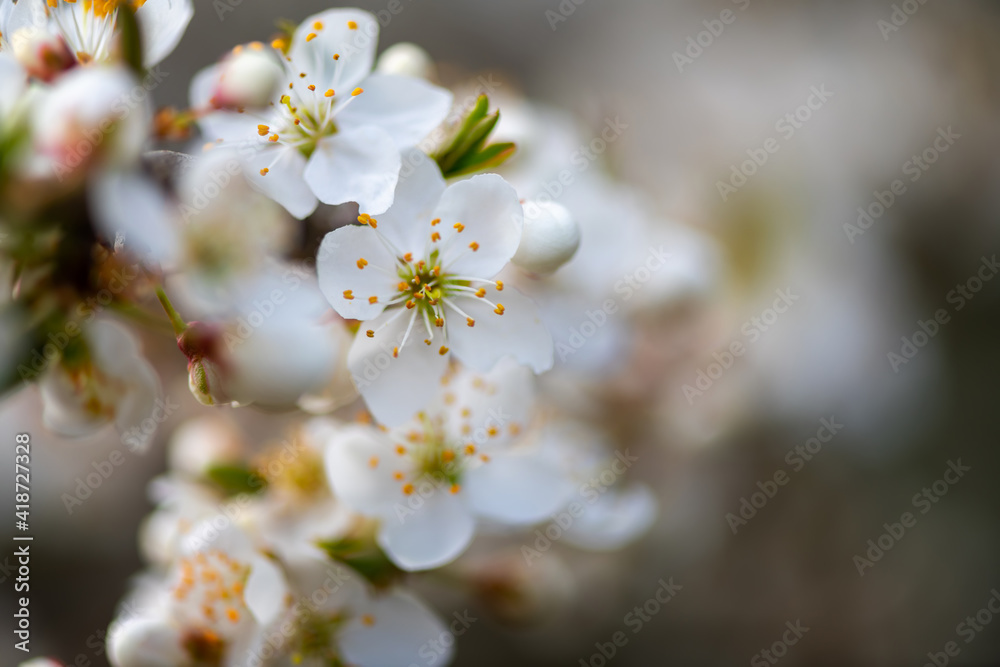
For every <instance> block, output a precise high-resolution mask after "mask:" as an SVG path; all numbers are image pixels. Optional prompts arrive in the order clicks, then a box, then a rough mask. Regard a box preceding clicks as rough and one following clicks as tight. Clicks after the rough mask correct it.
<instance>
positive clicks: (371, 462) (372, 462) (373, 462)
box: [368, 456, 378, 468]
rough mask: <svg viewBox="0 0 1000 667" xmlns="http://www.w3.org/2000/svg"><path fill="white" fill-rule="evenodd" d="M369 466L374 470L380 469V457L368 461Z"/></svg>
mask: <svg viewBox="0 0 1000 667" xmlns="http://www.w3.org/2000/svg"><path fill="white" fill-rule="evenodd" d="M368 465H369V466H370V467H372V468H377V467H378V457H377V456H373V457H371V458H370V459H368Z"/></svg>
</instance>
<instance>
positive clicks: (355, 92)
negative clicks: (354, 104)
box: [351, 88, 365, 97]
mask: <svg viewBox="0 0 1000 667" xmlns="http://www.w3.org/2000/svg"><path fill="white" fill-rule="evenodd" d="M363 92H365V89H364V88H355V89H354V90H352V91H351V97H357V96H358V95H360V94H361V93H363Z"/></svg>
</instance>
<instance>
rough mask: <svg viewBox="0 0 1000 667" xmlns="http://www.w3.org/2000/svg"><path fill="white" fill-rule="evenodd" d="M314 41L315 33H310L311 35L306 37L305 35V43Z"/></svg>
mask: <svg viewBox="0 0 1000 667" xmlns="http://www.w3.org/2000/svg"><path fill="white" fill-rule="evenodd" d="M314 39H316V33H314V32H311V33H309V34H308V35H306V41H307V42H311V41H313V40H314Z"/></svg>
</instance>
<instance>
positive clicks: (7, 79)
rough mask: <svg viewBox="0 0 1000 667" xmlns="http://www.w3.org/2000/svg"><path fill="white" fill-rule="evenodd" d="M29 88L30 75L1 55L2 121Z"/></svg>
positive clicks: (11, 60) (9, 58)
mask: <svg viewBox="0 0 1000 667" xmlns="http://www.w3.org/2000/svg"><path fill="white" fill-rule="evenodd" d="M27 86H28V75H27V73H26V72H25V71H24V70H23V69H22V68H21V65H20V64H19V63H18V62H17V61H16V60H14V59H13V58H11V57H10V56H8V55H7V54H6V53H0V120H3V116H5V115H6V114H7V113H9V112H10V110H11V109H12V108H13V106H14V104H16V103H17V101H18V99H20V97H21V93H23V92H24V89H25V88H27Z"/></svg>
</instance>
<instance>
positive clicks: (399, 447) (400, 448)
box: [396, 445, 406, 456]
mask: <svg viewBox="0 0 1000 667" xmlns="http://www.w3.org/2000/svg"><path fill="white" fill-rule="evenodd" d="M396 453H397V454H399V455H400V456H402V455H403V454H405V453H406V447H403V446H402V445H396Z"/></svg>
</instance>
